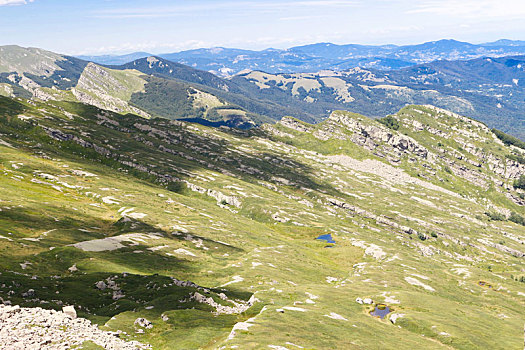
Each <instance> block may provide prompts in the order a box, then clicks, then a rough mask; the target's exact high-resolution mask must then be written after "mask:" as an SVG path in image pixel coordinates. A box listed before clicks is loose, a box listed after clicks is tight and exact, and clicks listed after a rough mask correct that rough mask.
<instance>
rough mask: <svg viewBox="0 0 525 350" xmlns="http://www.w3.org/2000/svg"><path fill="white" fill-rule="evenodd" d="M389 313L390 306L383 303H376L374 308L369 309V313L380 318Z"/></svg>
mask: <svg viewBox="0 0 525 350" xmlns="http://www.w3.org/2000/svg"><path fill="white" fill-rule="evenodd" d="M389 313H390V308H389V307H388V306H386V305H384V304H380V305H376V308H375V310H373V311H370V315H372V316H375V317H379V318H380V319H383V318H385V316H386V315H388V314H389Z"/></svg>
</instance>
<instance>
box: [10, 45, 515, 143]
mask: <svg viewBox="0 0 525 350" xmlns="http://www.w3.org/2000/svg"><path fill="white" fill-rule="evenodd" d="M447 43H449V42H448V41H441V42H436V43H431V44H424V45H421V46H420V50H421V52H427V53H428V52H430V51H432V52H438V51H439V52H443V50H444V49H443V47H445V46H447V45H445V44H447ZM449 44H450V43H449ZM456 44H457V42H456ZM507 44H508V43H507ZM518 44H519V43H516V44H515V45H517V46H516V47H517V48H519V49H520V48H522V47H521V46H518ZM457 45H460V44H457ZM468 45H470V44H468ZM498 45H499V46H498ZM494 46H495V47H500V46H501V44H496V43H495V44H494ZM440 48H441V49H440ZM317 49H318V50H317ZM317 49H315V45H314V46H308V47H304V48H303V49H302V50H304V51H308V52H310V53H311V52H314V51H315V52H320V51H322V50H321V49H322V47H321V48H320V47H319V46H318V45H317ZM324 49H325V50H326V52H325V53H324V54H325V55H327V56H328V55H329V54H328V52H333V50H331V49H330V47H327V46H325V48H324ZM382 49H383V50H387V49H392V50H393V49H394V48H393V47H390V48H389V47H383V48H382ZM237 53H239V52H237ZM333 55H335V56H337V54H335V53H333ZM413 55H414V56H415V53H414V54H413ZM422 55H423V53H421V55H420V56H422ZM524 82H525V55H522V56H505V57H495V58H490V57H483V58H476V59H471V60H455V61H448V60H438V61H434V62H430V63H424V64H418V65H411V66H409V67H405V68H399V69H391V70H379V69H373V68H366V69H365V68H360V67H354V68H350V69H346V70H327V69H324V70H320V71H314V72H313V73H268V72H263V71H261V70H247V71H245V72H241V73H239V74H237V75H234V76H230V77H228V78H225V77H220V76H217V75H214V74H212V73H210V72H208V71H203V70H199V69H196V68H193V67H190V66H187V65H183V64H180V63H177V62H172V61H170V60H167V59H165V58H162V57H158V56H148V57H145V58H140V59H136V60H134V61H132V62H128V63H125V64H122V65H99V64H96V63H93V62H88V61H84V60H81V59H79V58H75V57H70V56H64V55H59V54H56V53H52V52H49V51H45V50H41V49H35V48H22V47H19V46H3V47H0V95H5V96H9V97H25V98H31V97H32V98H35V99H40V100H50V99H54V100H65V101H79V102H82V103H85V104H90V105H94V106H96V107H99V108H103V109H108V110H111V111H114V112H118V113H122V114H126V113H132V114H137V115H141V116H144V117H163V118H168V119H179V120H183V119H186V120H191V121H196V122H200V123H202V124H206V125H215V126H220V125H227V126H235V127H240V128H250V127H252V126H254V125H260V124H262V123H268V122H270V123H271V122H273V121H275V120H279V119H280V118H282V117H283V116H293V117H296V118H298V119H301V120H303V121H307V122H319V121H322V120H324V119H325V118H326V117H328V116H329V115H330V114H331V113H332V112H333V111H334V110H347V111H352V112H357V113H362V114H364V115H366V116H369V117H384V116H385V115H388V114H392V113H395V112H397V111H398V110H399V109H400V108H402V107H404V106H405V105H407V104H430V105H435V106H438V107H441V108H446V109H448V110H451V111H453V112H456V113H459V114H462V115H465V116H468V117H471V118H475V119H478V120H481V121H483V122H485V123H486V124H487V125H489V126H490V127H495V128H498V129H501V130H503V131H505V132H507V133H510V134H512V135H514V136H517V137H519V138H521V139H524V140H525V119H524V113H523V111H525V89H524V87H525V83H524Z"/></svg>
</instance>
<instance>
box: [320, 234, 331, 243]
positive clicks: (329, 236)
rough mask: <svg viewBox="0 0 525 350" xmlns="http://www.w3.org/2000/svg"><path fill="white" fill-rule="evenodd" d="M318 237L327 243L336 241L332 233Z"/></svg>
mask: <svg viewBox="0 0 525 350" xmlns="http://www.w3.org/2000/svg"><path fill="white" fill-rule="evenodd" d="M316 239H318V240H320V241H325V242H326V243H335V241H334V240H333V239H332V234H330V233H329V234H326V235H320V236H319V237H317V238H316Z"/></svg>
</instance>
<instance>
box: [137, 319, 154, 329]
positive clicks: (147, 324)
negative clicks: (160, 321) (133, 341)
mask: <svg viewBox="0 0 525 350" xmlns="http://www.w3.org/2000/svg"><path fill="white" fill-rule="evenodd" d="M134 325H135V326H138V327H140V328H146V329H151V328H153V323H151V322H150V321H148V320H147V319H145V318H143V317H139V318H137V319H136V320H135V323H134Z"/></svg>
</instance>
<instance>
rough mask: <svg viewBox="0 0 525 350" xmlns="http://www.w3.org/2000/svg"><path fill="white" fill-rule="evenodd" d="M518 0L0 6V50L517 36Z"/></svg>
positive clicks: (157, 0) (155, 49)
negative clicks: (12, 46)
mask: <svg viewBox="0 0 525 350" xmlns="http://www.w3.org/2000/svg"><path fill="white" fill-rule="evenodd" d="M524 18H525V0H496V1H494V0H280V1H274V0H238V1H233V0H226V1H218V0H171V1H168V0H0V45H8V44H16V45H20V46H30V47H40V48H44V49H47V50H50V51H54V52H58V53H63V54H69V55H84V54H93V55H101V54H123V53H129V52H134V51H146V52H149V53H153V54H159V53H169V52H176V51H181V50H188V49H195V48H201V47H218V46H220V47H235V48H242V49H255V50H261V49H265V48H270V47H272V48H288V47H292V46H296V45H303V44H311V43H317V42H332V43H336V44H350V43H357V44H374V45H375V44H398V45H403V44H417V43H422V42H426V41H433V40H439V39H456V40H461V41H468V42H472V43H481V42H488V41H494V40H497V39H501V38H506V39H515V40H525V20H524Z"/></svg>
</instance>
